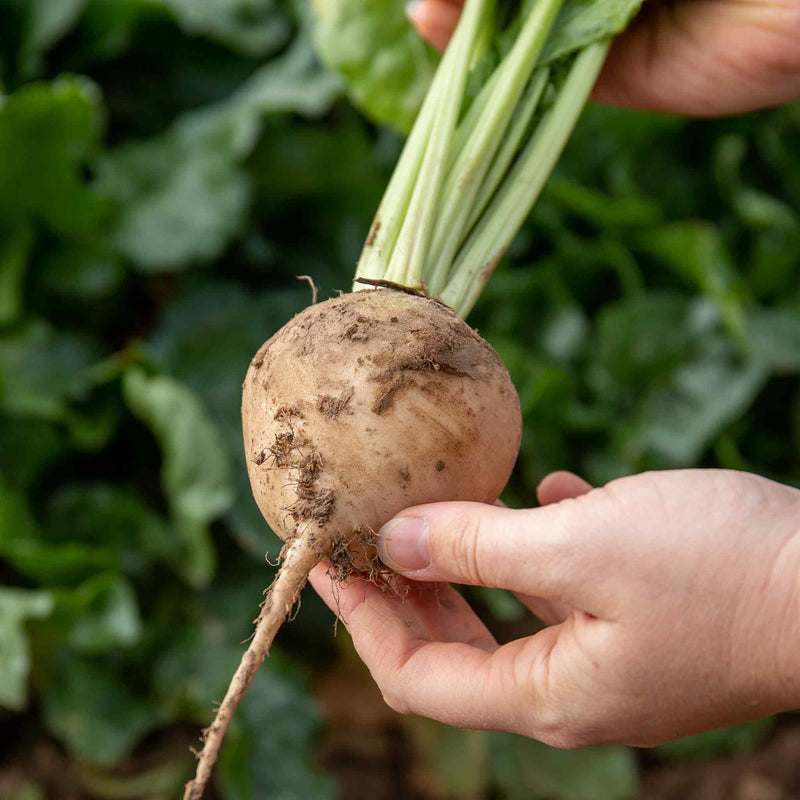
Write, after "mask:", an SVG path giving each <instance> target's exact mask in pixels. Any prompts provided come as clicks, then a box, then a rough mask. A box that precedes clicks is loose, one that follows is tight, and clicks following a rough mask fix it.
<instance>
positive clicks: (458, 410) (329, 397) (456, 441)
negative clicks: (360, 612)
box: [185, 289, 521, 800]
mask: <svg viewBox="0 0 800 800" xmlns="http://www.w3.org/2000/svg"><path fill="white" fill-rule="evenodd" d="M242 422H243V430H244V446H245V454H246V457H247V468H248V472H249V475H250V482H251V485H252V487H253V494H254V495H255V498H256V502H257V503H258V506H259V508H260V509H261V512H262V514H263V515H264V517H265V519H266V520H267V522H268V523H269V524H270V527H271V528H272V529H273V530H274V531H275V532H276V533H277V534H278V535H279V536H280V537H281V538H282V539H283V540H284V541H285V542H286V544H285V546H284V549H283V553H282V559H283V565H282V567H281V569H280V571H279V573H278V576H277V578H276V579H275V582H274V583H273V585H272V587H271V588H270V590H269V592H268V594H267V596H266V599H265V601H264V604H263V606H262V609H261V614H260V615H259V618H258V621H257V624H256V633H255V636H254V637H253V640H252V641H251V643H250V646H249V647H248V649H247V652H246V653H245V654H244V656H243V658H242V662H241V664H240V666H239V668H238V669H237V671H236V674H235V675H234V677H233V680H232V681H231V684H230V687H229V689H228V692H227V694H226V695H225V698H224V700H223V701H222V704H221V706H220V708H219V711H218V712H217V717H216V719H215V720H214V722H213V724H212V725H211V727H210V728H209V729H208V730H207V731H206V737H205V746H204V748H203V752H202V755H201V758H200V763H199V765H198V770H197V776H196V778H195V780H194V781H192V782H190V783H189V784H188V785H187V789H186V794H185V797H186V798H187V800H190V799H191V800H196V799H197V798H199V797H200V796H201V795H202V791H203V788H204V785H205V783H206V782H207V780H208V778H209V776H210V773H211V769H212V767H213V765H214V762H215V761H216V759H217V756H218V753H219V747H220V745H221V743H222V739H223V738H224V736H225V733H226V731H227V729H228V725H229V724H230V720H231V717H232V715H233V712H234V710H235V709H236V706H237V705H238V703H239V701H240V700H241V698H242V697H243V696H244V693H245V692H246V691H247V688H248V686H249V685H250V683H251V681H252V679H253V676H254V675H255V673H256V671H257V670H258V668H259V667H260V666H261V663H262V662H263V660H264V658H265V656H266V654H267V651H268V650H269V647H270V645H271V643H272V640H273V638H274V636H275V633H276V631H277V630H278V628H279V627H280V625H281V624H282V623H283V621H284V620H285V618H286V617H287V616H288V614H289V612H290V611H291V608H292V606H293V605H294V603H295V601H296V600H297V598H298V595H299V594H300V590H301V589H302V588H303V586H304V585H305V583H306V579H307V577H308V573H309V572H310V570H311V569H312V568H313V567H314V566H315V565H316V564H318V563H319V562H320V561H326V562H327V563H328V564H329V565H330V574H331V577H332V578H333V579H335V580H337V581H340V582H341V581H344V580H346V579H347V578H348V577H349V576H350V575H351V574H353V573H357V574H361V575H366V576H367V577H370V578H372V579H373V580H378V581H379V580H383V577H382V567H381V564H380V562H379V561H378V558H377V554H376V551H375V531H377V530H378V529H379V528H380V526H381V525H383V523H384V522H386V521H387V520H389V519H391V517H392V516H394V515H395V514H396V513H397V512H399V511H401V510H402V509H404V508H407V507H409V506H412V505H415V504H419V503H430V502H436V501H442V500H474V501H478V502H484V503H490V502H493V501H494V500H496V499H497V497H498V496H499V495H500V492H501V491H502V489H503V487H504V486H505V483H506V481H507V480H508V478H509V476H510V474H511V470H512V468H513V466H514V461H515V459H516V456H517V452H518V450H519V444H520V436H521V417H520V407H519V400H518V398H517V394H516V392H515V390H514V386H513V384H512V383H511V379H510V377H509V375H508V372H507V371H506V368H505V367H504V366H503V363H502V362H501V361H500V358H499V357H498V356H497V353H495V351H494V350H493V349H492V348H491V347H490V345H488V344H487V343H486V342H485V341H484V340H483V339H481V337H480V336H478V334H477V333H475V331H473V330H472V329H471V328H470V327H469V326H468V325H467V324H466V323H465V322H464V321H463V320H461V319H460V318H459V317H457V316H456V315H455V313H454V312H453V311H451V310H450V309H449V308H448V307H447V306H444V305H442V304H441V303H439V302H437V301H435V300H431V299H428V298H426V297H421V296H418V295H416V294H409V293H405V292H402V291H397V290H392V289H374V290H371V291H364V292H358V293H355V294H350V295H344V296H342V297H338V298H335V299H333V300H328V301H326V302H324V303H319V304H317V305H314V306H311V307H309V308H307V309H306V310H305V311H303V312H302V313H301V314H298V315H297V316H296V317H295V318H294V319H293V320H291V321H290V322H289V323H288V324H287V325H285V326H284V327H283V328H282V329H281V330H280V331H278V333H277V334H276V335H275V336H273V337H272V338H271V339H270V340H269V341H267V342H266V343H265V344H264V345H263V347H262V348H261V349H260V350H259V351H258V353H257V354H256V356H255V358H254V359H253V361H252V363H251V364H250V368H249V370H248V372H247V376H246V378H245V380H244V385H243V396H242Z"/></svg>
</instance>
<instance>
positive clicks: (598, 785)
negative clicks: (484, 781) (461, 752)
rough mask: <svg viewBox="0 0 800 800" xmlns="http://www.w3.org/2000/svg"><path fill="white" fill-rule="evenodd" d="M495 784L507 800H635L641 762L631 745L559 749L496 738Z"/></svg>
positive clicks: (507, 737)
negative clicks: (637, 763)
mask: <svg viewBox="0 0 800 800" xmlns="http://www.w3.org/2000/svg"><path fill="white" fill-rule="evenodd" d="M491 738H492V762H491V763H492V768H493V771H494V782H495V785H496V786H497V787H498V788H499V789H500V790H501V791H502V792H503V793H504V794H503V797H505V798H507V800H633V798H634V797H636V790H637V784H638V780H637V769H636V761H635V759H634V756H633V753H632V751H631V750H629V749H628V748H625V747H589V748H586V749H584V750H572V751H570V750H556V749H555V748H552V747H548V746H547V745H544V744H541V743H540V742H536V741H534V740H533V739H524V738H522V737H519V736H511V735H509V734H493V735H492V737H491Z"/></svg>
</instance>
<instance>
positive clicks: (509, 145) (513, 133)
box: [467, 67, 550, 230]
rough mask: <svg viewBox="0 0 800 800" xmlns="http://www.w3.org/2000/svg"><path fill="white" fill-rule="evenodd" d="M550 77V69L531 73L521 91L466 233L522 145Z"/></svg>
mask: <svg viewBox="0 0 800 800" xmlns="http://www.w3.org/2000/svg"><path fill="white" fill-rule="evenodd" d="M549 77H550V70H549V69H548V68H547V67H544V68H542V69H540V70H538V71H537V72H536V73H534V75H533V78H531V83H530V86H529V87H528V90H527V91H526V92H525V95H524V96H523V98H522V101H521V102H520V104H519V108H518V109H517V113H516V116H515V117H514V119H513V120H512V121H511V127H510V128H509V130H508V133H507V134H506V136H505V138H504V139H503V144H502V145H501V147H500V150H498V152H497V155H496V156H495V159H494V161H493V162H492V166H491V169H490V170H489V174H488V175H487V176H486V178H485V179H484V181H483V183H482V184H481V188H480V191H479V192H478V197H477V198H476V199H475V203H474V204H473V209H472V213H471V214H470V217H469V221H468V222H467V230H471V229H472V226H473V225H475V223H476V222H477V221H478V218H479V217H480V216H481V214H482V213H483V210H484V209H485V208H486V206H487V205H488V203H489V201H490V200H491V199H492V196H493V195H494V193H495V192H496V191H497V187H498V186H499V185H500V182H501V181H502V180H503V178H504V177H505V175H506V173H507V172H508V168H509V166H510V165H511V162H512V161H513V160H514V156H516V155H517V153H519V149H520V146H521V144H522V137H523V136H525V134H526V133H527V132H528V129H529V128H530V125H531V120H532V119H533V116H534V114H535V113H536V109H537V108H538V107H539V101H540V100H541V98H542V94H544V90H545V88H546V87H547V79H548V78H549Z"/></svg>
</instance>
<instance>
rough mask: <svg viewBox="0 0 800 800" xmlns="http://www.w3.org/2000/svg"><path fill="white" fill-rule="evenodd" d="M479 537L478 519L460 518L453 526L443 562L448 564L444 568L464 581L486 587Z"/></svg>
mask: <svg viewBox="0 0 800 800" xmlns="http://www.w3.org/2000/svg"><path fill="white" fill-rule="evenodd" d="M481 536H482V531H481V523H480V519H479V518H478V517H477V516H473V515H468V516H464V517H462V518H461V519H459V520H458V522H457V523H456V525H455V526H454V529H453V533H452V535H451V537H450V538H449V541H448V552H447V554H446V556H445V560H446V561H447V562H449V563H448V564H446V565H445V566H448V567H449V568H450V570H452V571H453V572H454V574H456V575H458V576H459V577H461V578H462V579H464V580H465V581H468V582H469V583H471V584H476V585H486V584H485V583H484V578H483V572H482V565H481V561H482V558H481V547H480V541H481ZM450 570H449V571H450Z"/></svg>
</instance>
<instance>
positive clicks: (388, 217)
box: [353, 70, 444, 291]
mask: <svg viewBox="0 0 800 800" xmlns="http://www.w3.org/2000/svg"><path fill="white" fill-rule="evenodd" d="M443 83H444V73H443V72H442V70H437V72H436V75H435V76H434V78H433V81H432V83H431V85H430V88H429V89H428V93H427V94H426V96H425V100H424V102H423V105H422V108H421V109H420V111H419V113H418V114H417V120H416V122H415V123H414V128H413V130H412V131H411V135H410V136H409V137H408V140H407V141H406V144H405V147H404V148H403V152H402V153H401V155H400V159H399V161H398V162H397V166H396V167H395V169H394V172H393V173H392V177H391V180H390V181H389V185H388V187H387V188H386V191H385V192H384V195H383V198H382V199H381V202H380V205H379V206H378V211H377V212H376V214H375V219H374V220H373V222H372V227H371V228H370V233H369V236H368V238H367V241H366V243H365V245H364V249H363V250H362V252H361V257H360V259H359V261H358V267H357V269H356V278H383V277H384V276H385V273H386V265H387V264H388V263H389V259H390V258H391V254H392V251H393V250H394V246H395V243H396V242H397V236H398V234H399V233H400V228H401V227H402V225H403V219H404V218H405V214H406V211H407V210H408V204H409V202H410V201H411V195H412V193H413V191H414V184H415V183H416V181H417V177H418V175H419V168H420V164H422V158H423V156H424V155H425V149H426V147H427V145H428V137H429V136H430V131H431V128H432V127H433V120H434V118H435V116H436V110H437V103H438V101H439V93H440V88H441V85H442V84H443ZM364 288H366V287H365V286H364V285H363V284H359V283H355V284H354V285H353V290H354V291H357V290H359V289H364Z"/></svg>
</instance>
